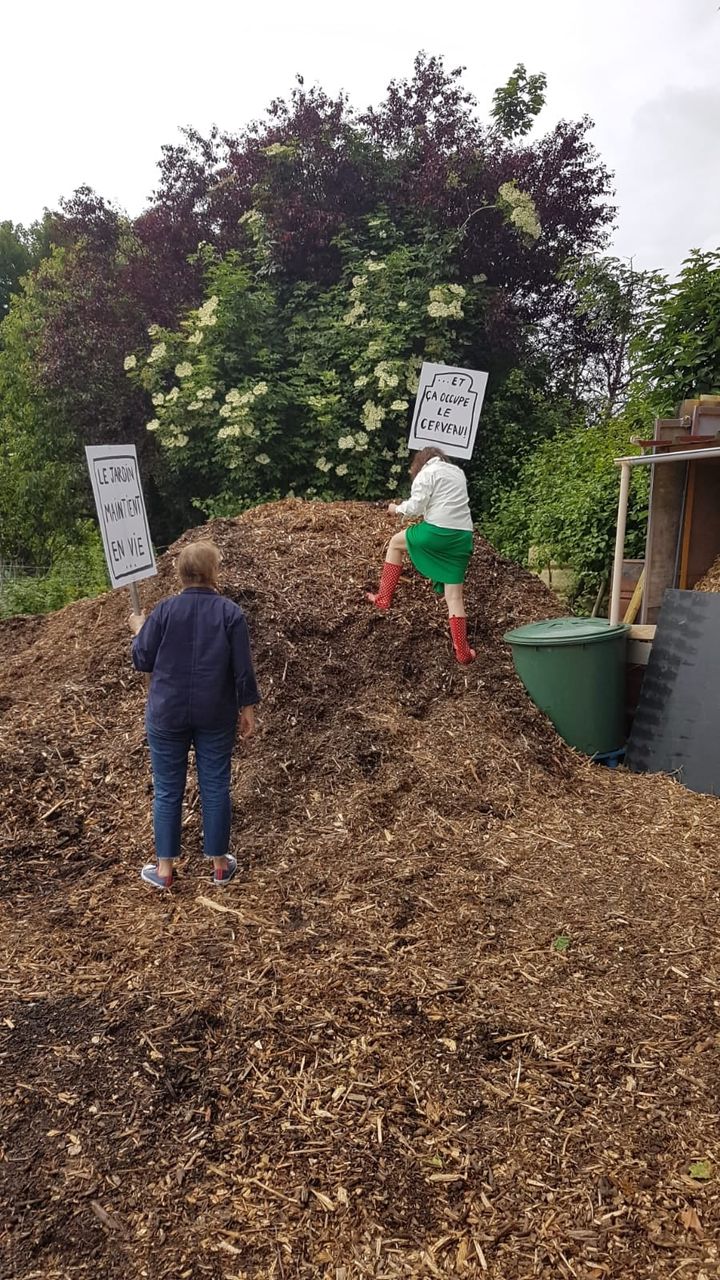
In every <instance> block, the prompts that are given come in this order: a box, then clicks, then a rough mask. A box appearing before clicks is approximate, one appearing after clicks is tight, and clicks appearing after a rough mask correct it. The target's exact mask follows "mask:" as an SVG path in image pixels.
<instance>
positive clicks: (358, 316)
mask: <svg viewBox="0 0 720 1280" xmlns="http://www.w3.org/2000/svg"><path fill="white" fill-rule="evenodd" d="M364 315H365V303H364V302H353V304H352V306H351V308H350V310H349V311H346V312H345V315H344V316H343V323H344V324H347V325H354V324H357V323H358V321H360V322H362V317H363V316H364Z"/></svg>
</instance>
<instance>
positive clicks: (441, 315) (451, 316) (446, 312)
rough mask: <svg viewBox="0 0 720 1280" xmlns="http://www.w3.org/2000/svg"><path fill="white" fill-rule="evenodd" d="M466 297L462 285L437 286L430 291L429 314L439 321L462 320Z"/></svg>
mask: <svg viewBox="0 0 720 1280" xmlns="http://www.w3.org/2000/svg"><path fill="white" fill-rule="evenodd" d="M464 297H465V290H464V289H463V287H462V285H461V284H436V285H434V286H433V288H432V289H431V290H430V294H429V298H430V301H429V302H428V305H427V313H428V315H429V316H433V317H434V318H435V319H439V320H462V318H463V315H464V312H463V309H462V299H463V298H464Z"/></svg>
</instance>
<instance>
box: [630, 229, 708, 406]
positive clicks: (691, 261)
mask: <svg viewBox="0 0 720 1280" xmlns="http://www.w3.org/2000/svg"><path fill="white" fill-rule="evenodd" d="M635 355H636V358H637V361H638V366H639V371H640V376H641V377H642V379H643V380H644V381H645V382H646V384H647V388H648V394H649V396H650V400H651V402H652V406H653V408H654V410H655V412H656V413H657V414H658V415H659V416H663V415H668V414H672V413H674V412H675V410H676V409H677V406H678V404H679V403H680V401H682V400H685V399H690V398H692V397H694V396H699V395H713V394H720V250H714V251H711V252H707V253H701V252H700V251H699V250H694V251H693V252H692V253H691V254H690V257H689V258H688V259H687V260H686V262H685V264H684V266H683V269H682V271H681V272H680V275H679V277H678V279H677V280H676V281H674V282H672V283H671V282H669V281H667V280H663V281H662V283H661V284H660V285H659V286H658V288H657V291H656V296H655V299H654V305H653V306H652V307H651V309H650V314H649V318H648V320H647V323H646V325H645V326H644V328H643V330H642V332H641V333H640V335H639V336H638V338H637V339H636V342H635Z"/></svg>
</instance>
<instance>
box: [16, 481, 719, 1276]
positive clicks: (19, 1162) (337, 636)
mask: <svg viewBox="0 0 720 1280" xmlns="http://www.w3.org/2000/svg"><path fill="white" fill-rule="evenodd" d="M392 527H393V526H392V522H389V521H388V518H387V516H386V515H385V514H384V513H383V512H381V511H380V510H378V509H377V508H373V507H368V506H362V505H360V504H334V505H327V506H325V505H322V504H314V503H299V502H297V503H293V502H286V503H282V504H277V505H271V506H268V507H265V508H261V509H258V510H256V511H252V512H249V513H247V514H245V515H244V516H242V517H240V518H239V519H238V520H235V521H217V522H214V523H213V524H211V525H210V526H209V527H208V529H207V531H195V532H194V533H192V534H191V535H188V536H190V537H197V536H200V534H201V533H202V532H207V533H209V534H210V535H211V536H213V537H214V538H216V540H217V541H218V542H219V543H220V545H221V546H222V549H223V553H224V564H223V572H224V574H225V580H226V587H227V590H228V593H229V594H230V595H232V596H233V597H234V598H235V599H237V600H238V601H239V602H241V603H242V605H243V606H244V608H245V609H246V612H247V614H248V617H249V620H250V624H251V630H252V634H253V640H254V646H255V652H256V658H257V665H258V670H259V675H260V680H261V684H262V688H263V693H264V697H265V701H264V706H263V711H262V725H261V732H260V734H259V736H258V737H257V738H256V739H255V740H254V741H253V743H252V744H250V745H249V746H248V747H247V748H242V749H238V753H237V758H236V762H235V766H234V796H235V818H234V834H233V847H234V849H235V851H236V852H237V854H238V856H239V858H240V861H241V863H242V875H241V876H239V877H238V879H237V880H236V882H235V883H234V885H233V886H232V887H231V888H228V889H227V890H226V891H224V892H223V891H220V890H218V891H216V890H214V889H213V887H212V885H211V884H210V883H209V881H208V879H207V873H206V870H205V866H204V864H203V863H202V860H201V857H200V844H199V822H198V801H197V795H196V792H195V789H194V785H191V786H190V788H189V792H188V804H187V812H186V819H185V826H184V840H185V848H186V854H187V856H186V858H185V859H184V861H183V863H182V866H181V875H180V878H179V880H178V881H177V882H176V885H175V887H174V888H173V890H172V891H171V893H170V894H161V893H157V892H156V891H153V890H151V889H150V888H148V887H147V886H145V885H143V884H142V883H141V882H140V880H139V878H138V870H139V867H140V865H141V864H142V862H143V861H145V860H147V858H148V856H149V855H150V854H151V852H152V836H151V826H150V798H151V792H150V782H149V769H148V759H147V751H146V747H145V744H144V739H143V727H142V710H143V701H144V686H143V682H142V680H141V679H140V678H139V677H137V676H135V675H134V674H133V673H132V672H131V669H130V664H129V639H128V633H127V631H126V626H125V620H126V617H127V613H128V601H127V593H125V592H121V593H116V594H113V595H108V596H105V597H103V598H101V599H99V600H92V601H86V602H81V603H79V604H77V605H73V606H71V607H69V608H68V609H65V610H64V611H62V612H61V613H58V614H55V615H52V616H49V617H47V618H44V619H31V620H16V621H13V622H9V623H5V624H3V625H2V626H0V654H1V655H2V660H1V665H0V672H1V675H0V893H1V895H2V928H1V930H0V993H1V994H0V1055H2V1056H1V1057H0V1205H1V1206H2V1214H1V1216H0V1237H1V1239H2V1246H1V1247H2V1249H3V1250H4V1257H5V1259H6V1261H5V1264H4V1265H3V1263H2V1262H0V1273H2V1274H3V1275H8V1276H13V1277H15V1278H16V1280H71V1278H72V1280H80V1278H82V1280H91V1278H92V1280H96V1278H97V1277H103V1280H136V1278H138V1280H139V1278H140V1277H147V1278H148V1280H204V1278H206V1277H207V1278H208V1280H221V1278H222V1280H251V1278H252V1280H283V1278H284V1280H291V1278H298V1280H360V1278H361V1277H374V1278H375V1280H396V1278H398V1277H412V1278H415V1277H420V1278H424V1277H445V1276H461V1277H462V1276H464V1277H475V1276H479V1277H484V1276H487V1277H489V1278H491V1280H525V1278H529V1277H547V1278H548V1280H550V1278H551V1277H552V1280H557V1278H558V1277H568V1278H576V1280H608V1278H617V1280H630V1278H631V1277H632V1280H644V1278H646V1277H648V1278H649V1277H653V1278H655V1277H667V1280H670V1277H671V1276H680V1277H686V1278H688V1280H689V1278H690V1277H692V1280H710V1278H711V1277H715V1276H717V1275H718V1249H717V1245H716V1243H715V1242H716V1240H718V1239H720V1201H719V1196H718V1179H719V1177H720V1170H719V1162H720V1123H719V1121H718V1110H719V1106H720V952H719V949H718V943H719V941H720V897H719V890H720V874H719V862H720V852H719V851H720V808H719V806H718V802H717V801H716V800H715V799H712V798H707V797H703V796H698V795H694V794H692V793H690V792H687V791H685V790H683V789H682V788H681V787H679V786H678V785H676V784H674V783H673V782H672V781H670V780H667V779H664V778H658V777H654V778H653V777H636V776H632V775H629V774H626V773H624V772H623V771H622V770H604V769H602V768H599V767H595V766H592V765H590V764H589V763H587V762H586V761H584V760H581V759H580V758H579V757H578V756H576V755H574V754H573V753H572V752H571V751H570V750H569V749H567V748H566V747H565V746H564V745H563V744H562V743H561V742H560V741H559V739H558V738H557V736H556V735H555V733H554V731H553V730H552V728H551V726H550V725H549V724H548V723H547V721H546V720H545V719H544V717H543V716H542V715H541V714H540V713H539V712H538V711H537V710H536V709H535V708H534V707H533V706H532V705H531V704H530V702H529V701H528V699H527V697H526V695H525V693H524V691H523V690H522V688H521V686H520V684H519V682H518V681H517V679H516V678H515V675H514V673H513V670H512V663H511V661H510V658H509V655H508V653H507V651H506V648H505V646H504V645H503V644H502V634H503V632H504V631H505V630H506V629H507V628H508V627H511V626H514V625H519V624H521V623H523V622H527V621H531V620H533V619H536V618H541V617H544V616H549V615H551V614H553V613H554V612H556V611H557V604H556V602H555V600H554V597H552V596H551V595H550V594H549V593H548V592H546V591H545V588H544V587H543V586H542V585H541V584H540V583H539V582H538V581H537V580H536V579H534V578H532V577H530V576H529V575H527V574H525V573H524V572H523V571H521V570H519V569H517V568H515V567H514V566H512V565H510V564H508V563H507V562H505V561H503V560H502V559H500V558H498V557H497V556H496V555H495V554H494V553H493V551H492V550H491V548H489V547H488V546H486V545H483V544H481V545H480V546H479V547H478V550H477V553H476V555H475V558H474V563H473V567H472V571H471V575H470V581H469V591H468V600H469V612H470V620H471V627H470V630H471V634H474V643H475V644H476V646H477V648H478V661H477V662H476V663H475V665H474V666H473V667H471V668H469V669H463V668H460V667H458V666H457V665H456V664H455V663H454V662H453V661H452V659H451V651H450V642H449V636H448V632H447V624H446V619H445V612H444V606H443V604H442V602H440V601H438V600H436V598H435V597H434V596H433V595H432V592H431V591H430V589H429V588H428V586H427V584H426V583H423V582H421V581H420V580H419V579H417V578H415V577H413V576H412V575H411V574H410V573H409V572H408V574H406V576H405V577H404V579H403V581H402V583H401V586H400V590H399V593H398V596H397V603H396V607H395V609H394V610H393V612H392V613H391V614H390V615H389V616H381V615H378V614H377V613H376V612H374V611H373V610H372V609H371V608H370V607H369V606H368V605H366V603H365V601H364V599H363V595H362V593H363V590H364V589H365V588H366V587H368V586H370V585H372V584H373V583H374V582H375V581H376V573H377V565H378V562H379V559H380V557H381V554H382V549H383V544H384V540H385V539H386V537H387V536H388V534H389V532H391V531H392ZM181 544H182V540H181V542H180V543H178V544H177V545H176V546H175V547H174V548H172V549H171V551H170V552H169V553H168V555H167V556H166V557H165V558H164V560H163V563H162V565H161V574H160V577H159V579H158V580H157V581H155V582H153V583H151V584H144V585H143V595H144V598H145V599H146V600H147V602H148V603H149V604H150V603H153V602H154V601H155V600H157V599H158V598H159V597H160V595H161V594H164V593H167V592H168V591H169V590H171V589H172V587H173V577H172V573H173V571H172V566H173V561H174V559H175V556H176V554H177V551H178V549H179V547H180V545H181Z"/></svg>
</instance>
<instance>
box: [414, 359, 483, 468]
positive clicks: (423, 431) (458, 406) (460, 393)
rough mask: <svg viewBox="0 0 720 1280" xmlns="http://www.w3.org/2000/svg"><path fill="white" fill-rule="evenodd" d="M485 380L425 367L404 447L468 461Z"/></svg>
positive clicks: (474, 373) (467, 373) (465, 372)
mask: <svg viewBox="0 0 720 1280" xmlns="http://www.w3.org/2000/svg"><path fill="white" fill-rule="evenodd" d="M487 380H488V375H487V374H486V373H481V372H480V371H479V370H478V369H455V368H452V367H451V366H450V365H446V364H428V363H425V364H424V365H423V367H422V369H421V370H420V386H419V387H418V393H417V398H416V400H415V412H414V414H413V420H412V427H411V428H410V439H409V441H408V447H409V448H410V449H427V448H429V447H434V448H436V449H442V450H443V453H447V454H448V456H449V457H451V458H471V457H472V451H473V448H474V446H475V436H476V434H477V428H478V422H479V421H480V410H481V409H482V403H483V399H484V396H485V388H486V386H487Z"/></svg>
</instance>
